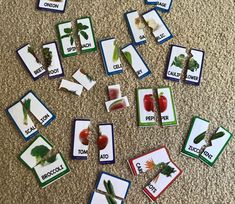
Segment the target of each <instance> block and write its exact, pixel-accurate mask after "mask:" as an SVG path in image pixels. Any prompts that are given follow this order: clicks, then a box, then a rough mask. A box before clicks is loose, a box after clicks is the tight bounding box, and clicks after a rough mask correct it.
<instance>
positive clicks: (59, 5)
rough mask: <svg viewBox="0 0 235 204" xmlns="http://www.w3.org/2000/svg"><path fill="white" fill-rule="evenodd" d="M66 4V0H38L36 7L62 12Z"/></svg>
mask: <svg viewBox="0 0 235 204" xmlns="http://www.w3.org/2000/svg"><path fill="white" fill-rule="evenodd" d="M66 4H67V0H38V6H37V8H38V9H39V10H46V11H52V12H61V13H63V12H64V11H65V7H66Z"/></svg>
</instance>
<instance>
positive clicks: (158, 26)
mask: <svg viewBox="0 0 235 204" xmlns="http://www.w3.org/2000/svg"><path fill="white" fill-rule="evenodd" d="M143 18H144V20H145V21H146V23H147V24H148V26H149V27H150V28H152V32H153V35H154V36H155V38H156V40H157V42H158V43H160V44H162V43H164V42H166V41H167V40H169V39H171V38H172V37H173V36H172V34H171V32H170V31H169V29H168V28H167V26H166V24H165V23H164V22H163V20H162V18H161V17H160V15H159V14H158V13H157V11H156V10H155V9H151V10H150V11H147V12H146V13H144V14H143Z"/></svg>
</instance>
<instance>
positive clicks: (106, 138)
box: [97, 123, 115, 164]
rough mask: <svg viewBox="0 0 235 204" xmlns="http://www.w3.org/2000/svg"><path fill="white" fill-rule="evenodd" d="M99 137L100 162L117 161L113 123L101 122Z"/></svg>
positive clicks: (111, 162) (112, 162)
mask: <svg viewBox="0 0 235 204" xmlns="http://www.w3.org/2000/svg"><path fill="white" fill-rule="evenodd" d="M98 127H99V137H98V140H97V145H98V149H99V161H100V164H114V163H115V144H114V129H113V124H112V123H104V124H99V125H98Z"/></svg>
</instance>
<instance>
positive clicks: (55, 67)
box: [42, 42, 64, 78]
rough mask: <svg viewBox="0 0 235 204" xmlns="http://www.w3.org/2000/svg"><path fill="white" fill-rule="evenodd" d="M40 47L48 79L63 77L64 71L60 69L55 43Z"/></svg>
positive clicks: (60, 64)
mask: <svg viewBox="0 0 235 204" xmlns="http://www.w3.org/2000/svg"><path fill="white" fill-rule="evenodd" d="M42 47H43V55H44V59H45V64H46V65H47V69H48V72H49V77H50V78H57V77H62V76H64V69H63V67H62V63H61V60H60V56H59V53H58V48H57V44H56V42H51V43H47V44H44V45H43V46H42Z"/></svg>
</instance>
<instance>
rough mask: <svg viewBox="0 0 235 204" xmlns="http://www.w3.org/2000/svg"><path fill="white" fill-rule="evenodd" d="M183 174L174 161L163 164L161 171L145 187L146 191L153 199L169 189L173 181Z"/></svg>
mask: <svg viewBox="0 0 235 204" xmlns="http://www.w3.org/2000/svg"><path fill="white" fill-rule="evenodd" d="M181 174H182V170H181V169H180V168H179V167H178V166H177V165H176V164H175V163H174V162H168V163H165V164H163V168H162V170H161V172H160V173H159V174H158V175H157V176H156V177H155V178H154V179H153V180H152V181H151V182H150V183H149V184H148V186H146V187H145V188H144V190H143V191H144V193H145V194H146V195H147V196H148V197H149V198H150V199H151V200H152V201H156V200H157V198H158V197H159V196H160V195H161V194H162V193H163V192H164V191H165V190H166V189H168V188H169V187H170V186H171V185H172V183H173V182H174V181H175V180H176V179H177V178H178V177H179V176H180V175H181Z"/></svg>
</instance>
